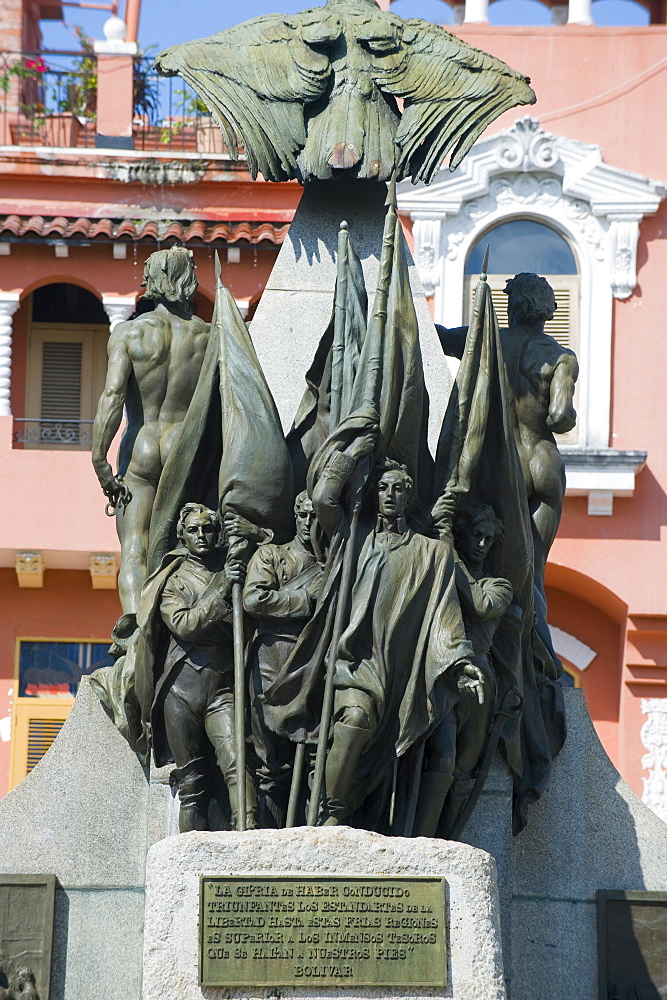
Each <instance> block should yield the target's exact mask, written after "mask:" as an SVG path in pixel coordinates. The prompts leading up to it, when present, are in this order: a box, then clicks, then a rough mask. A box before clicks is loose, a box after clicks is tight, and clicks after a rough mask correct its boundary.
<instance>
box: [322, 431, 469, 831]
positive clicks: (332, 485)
mask: <svg viewBox="0 0 667 1000" xmlns="http://www.w3.org/2000/svg"><path fill="white" fill-rule="evenodd" d="M374 442H375V435H373V434H368V435H364V436H362V437H360V438H357V439H356V440H355V441H354V442H353V443H352V444H351V445H349V446H348V447H347V448H346V449H345V451H344V452H337V453H335V454H334V455H333V456H332V458H331V459H330V460H329V463H328V466H327V468H325V470H324V473H323V474H322V476H321V477H320V479H319V481H318V483H317V486H316V487H315V491H314V493H313V505H314V507H315V511H316V513H317V517H318V520H319V521H320V523H321V524H322V527H323V528H324V530H325V531H326V532H327V534H329V535H332V534H333V532H334V530H335V529H336V526H337V523H338V520H339V518H340V517H343V516H344V513H343V508H342V506H341V505H340V496H341V494H342V492H343V489H344V487H345V485H346V483H347V482H348V481H349V479H350V478H351V477H352V475H353V474H354V470H355V468H356V465H357V462H359V461H360V460H361V459H363V458H364V457H365V455H366V454H368V453H370V451H371V450H372V449H373V447H374ZM412 488H413V484H412V479H411V477H410V475H409V474H408V471H407V469H406V468H405V466H402V465H400V464H399V463H398V462H395V461H392V460H389V459H385V460H384V461H383V462H381V463H380V465H379V466H378V467H377V469H376V475H375V479H374V483H373V487H372V490H371V493H372V499H373V500H374V503H373V509H372V511H371V512H370V518H369V519H367V523H366V527H365V539H364V541H363V544H362V547H361V551H360V554H359V562H358V570H357V577H356V583H355V586H354V589H353V592H352V600H351V609H350V615H349V625H348V627H347V628H346V629H345V631H344V632H343V635H342V638H341V641H340V643H339V645H338V649H337V650H336V651H335V655H336V663H335V674H334V688H335V697H334V715H333V718H334V725H333V743H332V746H331V749H330V751H329V755H328V757H327V763H326V778H325V791H326V812H325V816H324V822H325V823H326V824H327V825H338V824H339V823H341V822H342V821H344V820H345V819H346V818H347V817H349V816H350V815H351V814H352V813H353V812H354V811H355V809H357V808H358V807H359V806H360V805H361V804H362V802H363V801H364V799H365V798H366V797H367V796H368V795H369V794H370V793H371V792H372V791H374V790H375V788H377V787H378V785H379V784H380V782H381V781H382V780H383V778H384V776H385V774H386V771H387V768H388V767H389V766H390V765H392V764H393V762H394V760H395V759H396V757H397V756H398V757H400V756H402V755H403V754H405V753H406V752H407V751H408V750H409V749H410V748H411V747H412V746H413V745H415V744H416V743H417V741H418V740H420V739H421V738H422V737H424V736H425V735H426V734H427V733H428V732H429V731H430V730H431V729H432V728H433V726H434V725H435V723H436V721H437V712H438V706H437V703H436V688H437V687H438V681H439V678H441V676H442V675H444V674H446V673H451V675H452V676H454V677H455V678H456V681H457V683H458V685H459V688H460V689H462V690H465V689H468V688H470V689H471V690H473V691H474V690H476V688H477V686H478V685H479V683H480V671H479V668H477V667H476V666H474V665H473V664H471V662H470V657H471V655H472V648H471V646H470V644H469V643H468V642H467V640H466V637H465V631H464V627H463V621H462V618H461V609H460V607H459V602H458V598H457V595H456V587H455V580H454V555H453V547H452V546H451V544H448V543H447V542H446V541H441V540H439V539H434V538H427V537H426V536H424V535H420V534H417V533H416V532H415V531H413V529H412V528H411V527H410V526H409V524H408V521H407V519H406V513H407V511H408V507H409V504H410V500H411V496H412Z"/></svg>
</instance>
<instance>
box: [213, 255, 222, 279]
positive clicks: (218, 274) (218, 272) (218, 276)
mask: <svg viewBox="0 0 667 1000" xmlns="http://www.w3.org/2000/svg"><path fill="white" fill-rule="evenodd" d="M215 283H216V286H219V285H221V284H222V265H221V263H220V254H219V253H218V251H217V250H216V251H215Z"/></svg>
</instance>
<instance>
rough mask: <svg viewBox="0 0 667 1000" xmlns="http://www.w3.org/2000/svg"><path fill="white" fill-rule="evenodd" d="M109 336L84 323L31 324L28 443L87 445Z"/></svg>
mask: <svg viewBox="0 0 667 1000" xmlns="http://www.w3.org/2000/svg"><path fill="white" fill-rule="evenodd" d="M107 339H108V330H106V329H105V328H103V327H96V326H92V325H88V324H78V325H75V326H71V327H70V326H65V327H63V326H60V325H58V324H51V323H33V324H32V325H31V329H30V336H29V348H28V380H27V393H26V418H28V422H27V424H26V429H27V431H28V435H27V440H26V443H25V446H26V447H32V448H82V449H83V448H90V446H91V433H92V421H93V417H94V416H95V410H96V408H97V401H98V399H99V397H100V393H101V392H102V389H103V388H104V378H105V374H106V345H107Z"/></svg>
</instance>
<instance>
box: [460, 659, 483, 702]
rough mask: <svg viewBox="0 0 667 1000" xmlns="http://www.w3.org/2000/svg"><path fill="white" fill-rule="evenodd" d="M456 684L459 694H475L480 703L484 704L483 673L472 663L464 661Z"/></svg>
mask: <svg viewBox="0 0 667 1000" xmlns="http://www.w3.org/2000/svg"><path fill="white" fill-rule="evenodd" d="M457 686H458V689H459V691H460V692H461V694H470V695H474V694H476V695H477V701H478V702H479V703H480V705H483V704H484V674H483V673H482V671H481V670H480V668H479V667H476V666H475V664H474V663H466V665H465V666H464V668H463V671H462V673H461V675H460V676H459V679H458V681H457Z"/></svg>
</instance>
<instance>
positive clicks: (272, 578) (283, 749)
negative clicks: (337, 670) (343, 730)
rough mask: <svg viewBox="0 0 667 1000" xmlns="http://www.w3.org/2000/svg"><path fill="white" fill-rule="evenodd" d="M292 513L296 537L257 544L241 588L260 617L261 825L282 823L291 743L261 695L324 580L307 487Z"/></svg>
mask: <svg viewBox="0 0 667 1000" xmlns="http://www.w3.org/2000/svg"><path fill="white" fill-rule="evenodd" d="M294 514H295V519H296V536H295V538H294V539H292V541H291V542H288V543H287V544H286V545H272V544H267V545H262V546H260V547H259V548H258V549H257V551H256V552H255V553H254V555H253V556H252V558H251V560H250V563H249V564H248V572H247V576H246V582H245V588H244V591H243V604H244V607H245V610H246V611H247V612H248V614H250V615H253V616H254V617H255V618H258V619H259V621H258V623H257V631H256V634H255V638H254V640H253V643H252V646H251V649H250V678H251V681H250V683H251V720H252V735H253V742H254V744H255V751H256V753H257V755H258V757H259V760H260V767H259V770H258V775H257V777H258V783H259V791H260V821H261V825H262V826H263V827H266V826H275V827H278V828H280V827H282V826H284V825H285V816H286V811H287V801H288V798H289V789H290V780H291V776H292V764H293V761H294V744H293V743H292V742H291V741H290V740H288V739H287V738H286V737H284V736H279V735H277V734H276V733H274V732H272V731H271V730H270V729H269V728H268V727H267V726H266V724H265V721H264V706H263V703H262V699H261V696H262V694H263V693H264V692H265V691H266V690H267V688H268V687H269V686H270V685H271V684H273V682H274V681H275V680H276V678H277V676H278V674H279V673H280V670H281V669H282V667H283V666H284V665H285V662H286V661H287V658H288V656H289V655H290V653H291V652H292V649H293V648H294V645H295V643H296V640H297V638H298V637H299V635H300V633H301V631H302V630H303V628H304V625H305V624H306V622H307V621H308V619H309V618H310V617H311V615H312V613H313V611H314V609H315V603H316V600H317V595H318V593H319V590H320V584H321V580H322V564H321V562H319V561H318V558H317V556H316V554H315V551H314V547H313V538H314V532H315V531H316V528H317V522H316V519H315V511H314V509H313V504H312V502H311V500H310V498H309V496H308V494H307V493H306V492H305V491H304V492H302V493H299V495H298V496H297V498H296V502H295V504H294Z"/></svg>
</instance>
